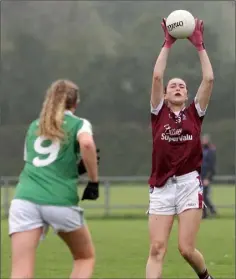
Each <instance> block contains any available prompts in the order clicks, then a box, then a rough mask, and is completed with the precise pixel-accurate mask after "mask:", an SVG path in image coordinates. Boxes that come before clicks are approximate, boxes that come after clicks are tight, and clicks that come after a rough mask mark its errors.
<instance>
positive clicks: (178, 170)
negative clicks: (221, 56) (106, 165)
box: [146, 19, 214, 279]
mask: <svg viewBox="0 0 236 279" xmlns="http://www.w3.org/2000/svg"><path fill="white" fill-rule="evenodd" d="M162 27H163V30H164V33H165V42H164V44H163V47H162V49H161V52H160V54H159V56H158V58H157V61H156V64H155V67H154V72H153V80H152V92H151V124H152V137H153V151H152V171H151V176H150V179H149V184H150V204H149V211H148V212H149V233H150V253H149V258H148V262H147V267H146V278H147V279H151V278H152V279H154V278H155V279H157V278H161V275H162V265H163V260H164V256H165V253H166V249H167V243H168V239H169V235H170V232H171V228H172V225H173V221H174V215H177V216H178V234H179V236H178V242H179V243H178V244H179V251H180V253H181V255H182V256H183V257H184V259H185V260H186V261H187V262H188V263H189V264H190V265H191V267H192V268H193V269H194V271H195V272H196V273H197V275H198V276H199V278H200V279H209V278H212V277H211V276H210V275H209V273H208V271H207V268H206V264H205V261H204V258H203V256H202V255H201V253H200V252H199V251H198V250H196V248H195V242H196V235H197V232H198V229H199V226H200V222H201V218H202V208H203V206H204V204H203V194H202V189H203V188H202V184H201V180H200V177H199V173H200V167H201V162H202V148H201V140H200V133H201V126H202V121H203V118H204V115H205V112H206V108H207V105H208V102H209V99H210V96H211V92H212V87H213V79H214V75H213V70H212V66H211V63H210V60H209V58H208V55H207V52H206V50H205V47H204V43H203V22H202V21H200V20H196V28H195V30H194V32H193V34H192V35H191V37H189V38H188V40H189V41H190V42H191V43H192V44H193V45H194V46H195V47H196V49H197V51H198V55H199V58H200V63H201V68H202V82H201V84H200V87H199V89H198V91H197V94H196V97H195V99H194V100H193V101H192V102H191V104H190V105H189V106H187V107H186V106H185V103H186V101H187V99H188V88H187V85H186V83H185V81H184V80H182V79H180V78H173V79H171V80H169V82H168V83H167V85H166V87H164V85H163V76H164V72H165V68H166V64H167V58H168V55H169V52H170V48H171V46H172V45H173V43H174V42H175V41H176V39H174V38H173V37H171V36H170V35H169V34H168V32H167V29H166V24H165V19H164V20H163V22H162Z"/></svg>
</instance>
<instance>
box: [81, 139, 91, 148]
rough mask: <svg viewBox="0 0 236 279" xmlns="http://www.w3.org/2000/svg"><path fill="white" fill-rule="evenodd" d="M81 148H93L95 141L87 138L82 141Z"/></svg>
mask: <svg viewBox="0 0 236 279" xmlns="http://www.w3.org/2000/svg"><path fill="white" fill-rule="evenodd" d="M80 148H81V149H84V150H92V149H94V142H93V140H86V141H83V142H82V143H80Z"/></svg>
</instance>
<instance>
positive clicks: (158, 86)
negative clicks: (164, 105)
mask: <svg viewBox="0 0 236 279" xmlns="http://www.w3.org/2000/svg"><path fill="white" fill-rule="evenodd" d="M161 26H162V28H163V31H164V34H165V41H164V44H163V47H162V49H161V52H160V54H159V56H158V58H157V60H156V64H155V67H154V71H153V78H152V90H151V104H152V107H153V108H156V107H157V106H158V105H159V104H160V102H161V100H162V99H163V98H164V85H163V76H164V72H165V69H166V64H167V59H168V55H169V52H170V48H171V46H172V45H173V43H174V42H175V41H176V39H175V38H173V37H172V36H170V35H169V33H168V31H167V28H166V20H165V19H163V21H162V23H161Z"/></svg>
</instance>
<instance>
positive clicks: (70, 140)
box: [15, 111, 92, 206]
mask: <svg viewBox="0 0 236 279" xmlns="http://www.w3.org/2000/svg"><path fill="white" fill-rule="evenodd" d="M38 123H39V121H38V120H35V121H33V122H32V123H31V125H30V126H29V129H28V131H27V135H26V139H25V150H24V160H25V166H24V169H23V170H22V172H21V175H20V178H19V183H18V184H17V187H16V194H15V199H24V200H29V201H32V202H34V203H38V204H45V205H61V206H70V205H77V204H78V201H79V198H78V194H77V186H78V171H77V161H78V157H79V148H78V146H79V144H78V141H77V135H78V134H79V133H82V132H88V133H90V134H92V129H91V125H90V123H89V122H88V121H87V120H85V119H82V118H78V117H76V116H74V115H73V114H72V113H71V112H70V111H66V112H65V116H64V123H63V129H64V131H65V134H66V135H67V139H66V141H65V142H63V143H60V142H52V141H50V140H48V139H46V138H44V137H41V136H37V130H38Z"/></svg>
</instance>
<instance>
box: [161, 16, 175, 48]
mask: <svg viewBox="0 0 236 279" xmlns="http://www.w3.org/2000/svg"><path fill="white" fill-rule="evenodd" d="M161 26H162V29H163V31H164V34H165V41H164V44H163V47H166V48H171V46H172V45H173V44H174V42H175V41H176V38H174V37H172V36H171V35H170V34H169V32H168V30H167V27H166V18H163V20H162V22H161Z"/></svg>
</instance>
